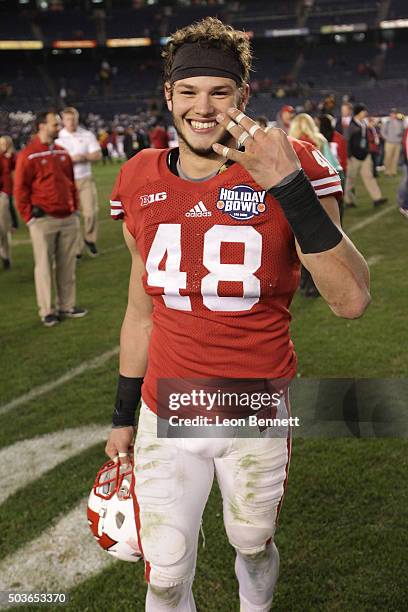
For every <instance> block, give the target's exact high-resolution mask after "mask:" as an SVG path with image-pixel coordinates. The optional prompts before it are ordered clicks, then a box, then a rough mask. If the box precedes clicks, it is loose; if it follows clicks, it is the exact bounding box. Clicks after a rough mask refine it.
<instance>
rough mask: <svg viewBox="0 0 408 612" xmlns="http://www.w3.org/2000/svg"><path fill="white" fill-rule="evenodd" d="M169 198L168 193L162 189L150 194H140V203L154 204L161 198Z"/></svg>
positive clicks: (142, 204) (145, 204)
mask: <svg viewBox="0 0 408 612" xmlns="http://www.w3.org/2000/svg"><path fill="white" fill-rule="evenodd" d="M166 199H167V193H166V192H165V191H160V192H159V193H149V194H148V195H142V196H140V205H141V206H147V205H148V204H152V203H153V202H160V201H161V200H166Z"/></svg>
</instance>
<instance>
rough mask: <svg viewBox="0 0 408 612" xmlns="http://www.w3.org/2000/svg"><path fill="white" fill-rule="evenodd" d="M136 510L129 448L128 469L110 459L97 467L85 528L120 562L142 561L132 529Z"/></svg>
mask: <svg viewBox="0 0 408 612" xmlns="http://www.w3.org/2000/svg"><path fill="white" fill-rule="evenodd" d="M138 510H139V506H138V504H137V501H136V497H135V475H134V470H133V449H132V452H131V453H130V465H129V466H126V467H125V466H122V465H120V464H119V462H115V461H113V460H110V461H107V462H106V463H105V464H104V465H103V466H102V467H101V469H100V470H99V472H98V473H97V475H96V479H95V482H94V485H93V487H92V491H91V494H90V496H89V499H88V510H87V516H88V523H89V527H90V528H91V531H92V533H93V535H94V537H95V539H96V541H97V542H98V544H99V545H100V546H102V548H103V549H104V550H106V551H107V552H108V553H109V554H110V555H112V556H113V557H115V558H117V559H121V560H122V561H139V559H141V558H142V553H141V551H140V543H139V537H138V533H137V527H136V524H137V522H138Z"/></svg>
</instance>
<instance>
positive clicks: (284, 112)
mask: <svg viewBox="0 0 408 612" xmlns="http://www.w3.org/2000/svg"><path fill="white" fill-rule="evenodd" d="M295 114H296V111H295V109H294V108H293V106H290V105H289V104H286V105H285V106H282V108H281V109H280V111H279V112H278V114H277V115H276V125H275V127H277V128H280V129H281V130H283V131H284V132H285V133H286V134H288V133H289V129H290V124H291V122H292V119H293V117H294V116H295Z"/></svg>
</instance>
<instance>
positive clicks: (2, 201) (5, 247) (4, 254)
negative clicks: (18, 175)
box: [0, 155, 12, 270]
mask: <svg viewBox="0 0 408 612" xmlns="http://www.w3.org/2000/svg"><path fill="white" fill-rule="evenodd" d="M10 189H11V175H10V170H9V166H8V163H7V160H6V158H5V156H4V155H0V258H1V260H2V263H3V269H4V270H10V269H11V260H10V258H11V253H10V251H11V249H10V231H11V228H12V219H11V214H10V199H9V192H10Z"/></svg>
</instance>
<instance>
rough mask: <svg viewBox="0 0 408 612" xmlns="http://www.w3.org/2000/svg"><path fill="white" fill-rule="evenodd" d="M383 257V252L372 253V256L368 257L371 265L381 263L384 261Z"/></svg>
mask: <svg viewBox="0 0 408 612" xmlns="http://www.w3.org/2000/svg"><path fill="white" fill-rule="evenodd" d="M383 259H384V255H381V254H378V255H371V256H370V257H367V263H368V265H369V266H370V267H372V266H375V265H376V264H378V263H380V261H382V260H383Z"/></svg>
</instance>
